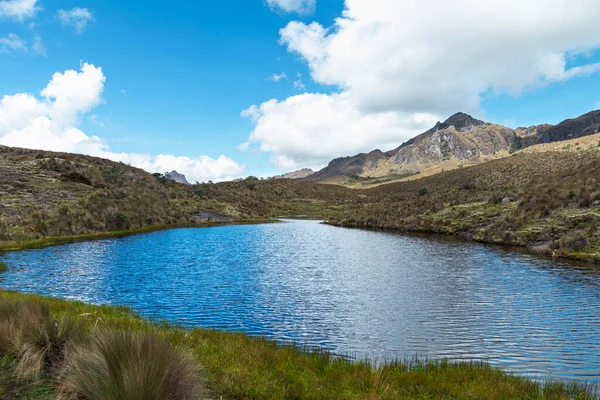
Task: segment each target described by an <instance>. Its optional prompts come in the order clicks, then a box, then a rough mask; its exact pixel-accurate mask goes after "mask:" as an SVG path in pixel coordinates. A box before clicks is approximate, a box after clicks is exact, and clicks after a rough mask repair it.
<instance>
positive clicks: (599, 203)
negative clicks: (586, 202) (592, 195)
mask: <svg viewBox="0 0 600 400" xmlns="http://www.w3.org/2000/svg"><path fill="white" fill-rule="evenodd" d="M592 207H600V200H595V201H594V202H593V203H592Z"/></svg>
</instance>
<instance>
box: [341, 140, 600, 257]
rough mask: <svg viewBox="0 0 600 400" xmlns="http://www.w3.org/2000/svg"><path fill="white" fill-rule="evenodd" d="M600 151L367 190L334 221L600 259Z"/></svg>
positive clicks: (525, 157)
mask: <svg viewBox="0 0 600 400" xmlns="http://www.w3.org/2000/svg"><path fill="white" fill-rule="evenodd" d="M598 171H600V151H599V150H598V147H597V146H596V147H595V148H591V149H587V150H585V151H577V152H566V151H565V152H539V153H538V152H528V153H520V154H515V155H513V156H511V157H508V158H505V159H500V160H495V161H490V162H488V163H485V164H482V165H478V166H474V167H469V168H459V169H457V170H453V171H448V172H443V173H440V174H437V175H433V176H430V177H426V178H422V179H418V180H413V181H408V182H400V183H393V184H388V185H383V186H379V187H377V188H373V189H369V190H365V191H364V192H363V193H364V195H365V196H364V198H363V199H362V203H361V204H359V205H357V206H354V207H351V208H350V209H348V210H347V211H346V212H345V213H344V214H343V215H340V216H336V217H333V218H332V219H331V220H330V223H332V224H335V225H339V226H346V227H361V228H381V229H393V230H404V231H417V232H436V233H448V234H453V235H460V236H463V237H466V238H469V239H474V240H479V241H484V242H491V243H502V244H510V245H518V246H529V247H537V248H539V249H541V250H543V251H545V252H547V253H548V254H552V253H553V254H554V255H557V256H565V257H570V258H577V259H582V260H587V261H596V262H597V261H600V232H599V230H598V228H599V227H600V177H598Z"/></svg>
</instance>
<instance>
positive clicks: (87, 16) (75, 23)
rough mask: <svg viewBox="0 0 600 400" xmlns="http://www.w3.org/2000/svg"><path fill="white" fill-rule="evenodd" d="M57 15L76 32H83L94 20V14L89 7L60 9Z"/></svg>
mask: <svg viewBox="0 0 600 400" xmlns="http://www.w3.org/2000/svg"><path fill="white" fill-rule="evenodd" d="M56 16H57V17H58V19H59V20H60V22H61V23H62V24H63V25H65V26H70V27H71V28H73V29H74V30H75V33H76V34H80V33H83V31H85V30H86V29H87V27H88V24H89V23H90V22H93V21H94V16H93V15H92V13H91V12H90V10H88V9H87V8H80V7H75V8H73V9H72V10H58V11H57V12H56Z"/></svg>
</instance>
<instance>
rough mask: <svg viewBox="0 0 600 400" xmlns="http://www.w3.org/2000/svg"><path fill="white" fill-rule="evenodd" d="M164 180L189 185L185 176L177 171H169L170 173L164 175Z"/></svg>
mask: <svg viewBox="0 0 600 400" xmlns="http://www.w3.org/2000/svg"><path fill="white" fill-rule="evenodd" d="M165 178H167V179H170V180H172V181H175V182H179V183H185V184H186V185H189V184H190V183H189V182H188V181H187V179H186V178H185V175H183V174H180V173H179V172H177V171H171V172H167V173H165Z"/></svg>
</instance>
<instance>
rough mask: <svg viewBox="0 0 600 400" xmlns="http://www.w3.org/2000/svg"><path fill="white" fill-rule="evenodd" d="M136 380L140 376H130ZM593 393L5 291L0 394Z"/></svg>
mask: <svg viewBox="0 0 600 400" xmlns="http://www.w3.org/2000/svg"><path fill="white" fill-rule="evenodd" d="M132 377H135V379H131V378H132ZM57 394H60V395H61V397H60V398H65V399H140V400H154V399H156V400H159V399H165V398H169V399H173V400H178V399H182V400H183V399H196V398H208V399H210V398H214V399H218V398H225V399H434V398H445V399H474V398H475V399H507V400H508V399H510V400H512V399H565V400H566V399H574V398H576V399H592V398H593V395H592V391H591V388H585V387H583V386H577V385H574V384H563V383H546V384H543V385H540V384H539V383H536V382H533V381H530V380H528V379H523V378H520V377H516V376H513V375H510V374H507V373H504V372H502V371H501V370H499V369H495V368H492V367H490V366H486V365H482V364H470V363H457V364H450V363H444V362H428V363H418V362H412V363H403V362H392V363H389V364H387V365H385V366H381V367H379V368H374V367H373V366H371V365H370V364H369V363H366V362H351V361H347V360H343V359H338V358H334V357H331V356H329V355H327V354H319V353H307V352H303V351H300V350H298V349H295V348H292V347H281V346H278V345H276V344H275V343H273V342H270V341H267V340H264V339H257V338H250V337H248V336H246V335H244V334H240V333H225V332H215V331H208V330H201V329H196V330H193V331H184V330H182V329H177V328H175V327H171V326H168V325H166V324H152V323H150V322H148V321H146V320H143V319H141V318H139V317H138V316H136V315H134V314H132V313H131V312H129V311H128V310H127V309H123V308H114V307H106V306H104V307H97V306H90V305H85V304H81V303H74V302H65V301H61V300H55V299H48V298H42V297H38V296H31V295H23V294H16V293H7V292H0V398H10V399H32V400H42V399H52V398H56V395H57Z"/></svg>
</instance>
